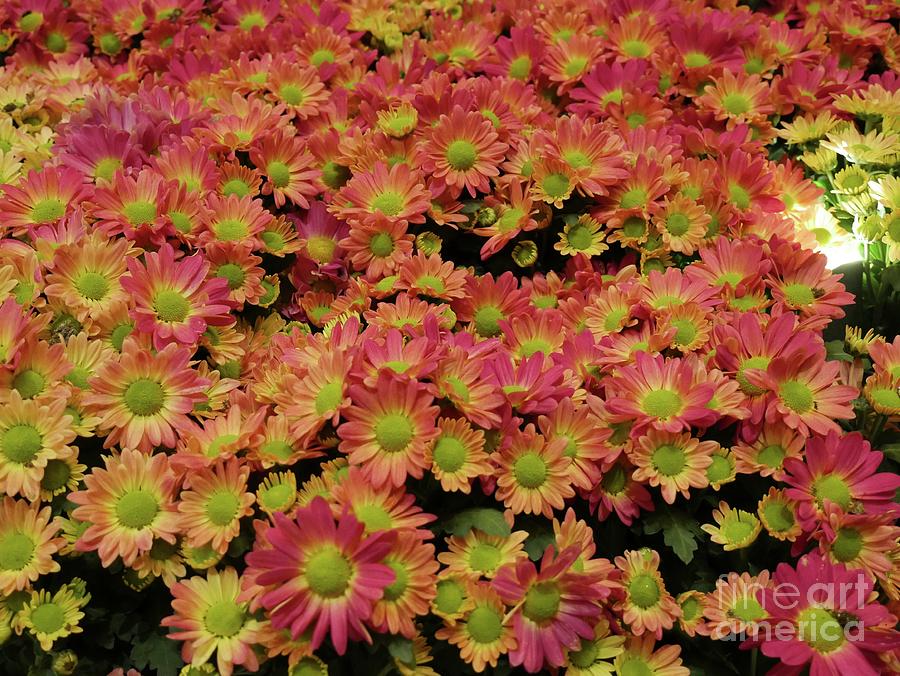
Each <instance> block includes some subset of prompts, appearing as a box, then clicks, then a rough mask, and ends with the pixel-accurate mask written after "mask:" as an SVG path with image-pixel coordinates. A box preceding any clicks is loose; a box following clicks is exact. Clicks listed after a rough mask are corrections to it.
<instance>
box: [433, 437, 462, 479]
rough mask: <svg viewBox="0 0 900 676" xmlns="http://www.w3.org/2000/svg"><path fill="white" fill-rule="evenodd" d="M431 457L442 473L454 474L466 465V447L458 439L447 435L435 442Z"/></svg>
mask: <svg viewBox="0 0 900 676" xmlns="http://www.w3.org/2000/svg"><path fill="white" fill-rule="evenodd" d="M431 455H432V458H433V460H434V463H435V464H436V465H437V466H438V467H440V469H441V471H442V472H456V471H458V470H459V469H461V468H462V466H463V465H465V464H466V447H465V446H464V445H463V443H462V442H461V441H460V440H459V439H457V438H456V437H452V436H449V435H444V436H442V437H440V438H439V439H438V440H437V443H435V445H434V450H433V451H432V454H431Z"/></svg>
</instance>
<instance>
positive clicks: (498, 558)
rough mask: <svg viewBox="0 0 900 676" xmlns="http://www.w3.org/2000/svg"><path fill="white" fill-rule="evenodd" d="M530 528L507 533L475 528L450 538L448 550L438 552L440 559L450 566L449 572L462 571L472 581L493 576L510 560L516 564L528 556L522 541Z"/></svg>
mask: <svg viewBox="0 0 900 676" xmlns="http://www.w3.org/2000/svg"><path fill="white" fill-rule="evenodd" d="M527 537H528V533H527V532H526V531H522V530H519V531H513V532H512V533H510V534H509V535H507V536H501V535H490V534H489V533H484V532H482V531H480V530H478V529H477V528H473V529H472V530H470V531H469V532H468V533H466V534H465V535H463V536H458V535H452V536H450V537H449V538H447V549H448V551H446V552H441V553H440V554H438V561H440V562H441V563H443V564H444V565H445V566H447V567H446V568H445V569H444V571H445V572H446V573H447V574H448V575H460V576H463V577H465V578H467V579H470V580H472V581H476V582H477V581H479V580H481V579H492V578H494V577H495V576H496V575H497V573H498V572H499V571H500V569H501V568H503V567H504V566H505V565H507V564H515V563H516V562H517V561H518V560H520V559H523V558H525V557H527V554H526V553H525V547H524V546H523V544H522V543H524V542H525V540H526V538H527Z"/></svg>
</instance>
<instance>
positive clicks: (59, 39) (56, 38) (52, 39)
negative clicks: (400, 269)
mask: <svg viewBox="0 0 900 676" xmlns="http://www.w3.org/2000/svg"><path fill="white" fill-rule="evenodd" d="M45 44H46V45H47V50H48V51H50V52H53V53H54V54H62V53H63V52H64V51H66V47H67V46H68V45H69V41H68V40H66V36H65V35H63V34H62V33H60V32H59V31H53V32H51V33H49V34H48V35H47V41H46V43H45Z"/></svg>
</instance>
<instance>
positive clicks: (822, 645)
mask: <svg viewBox="0 0 900 676" xmlns="http://www.w3.org/2000/svg"><path fill="white" fill-rule="evenodd" d="M797 628H798V629H799V630H800V636H799V638H800V640H801V641H804V642H806V643H807V645H809V646H810V647H811V648H812V649H813V650H815V651H816V652H817V653H820V654H827V653H830V652H832V651H834V650H837V649H838V648H840V647H841V646H842V645H843V644H844V628H843V627H842V626H841V623H840V622H838V621H837V619H835V617H834V615H832V614H831V613H830V612H828V611H827V610H825V609H824V608H805V609H803V610H801V611H800V613H799V614H798V616H797Z"/></svg>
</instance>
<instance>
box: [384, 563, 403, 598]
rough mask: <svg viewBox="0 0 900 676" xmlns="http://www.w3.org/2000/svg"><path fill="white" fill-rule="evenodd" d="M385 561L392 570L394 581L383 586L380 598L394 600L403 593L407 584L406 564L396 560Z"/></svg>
mask: <svg viewBox="0 0 900 676" xmlns="http://www.w3.org/2000/svg"><path fill="white" fill-rule="evenodd" d="M385 563H387V565H388V567H389V568H390V569H391V570H392V571H394V581H393V582H391V583H390V584H389V585H388V586H387V587H385V588H384V596H383V597H382V598H383V599H384V600H385V601H396V600H397V599H399V598H400V597H401V596H403V593H404V592H405V591H406V588H407V587H408V586H409V570H407V568H406V566H404V565H403V564H401V563H398V562H396V561H386V562H385Z"/></svg>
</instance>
